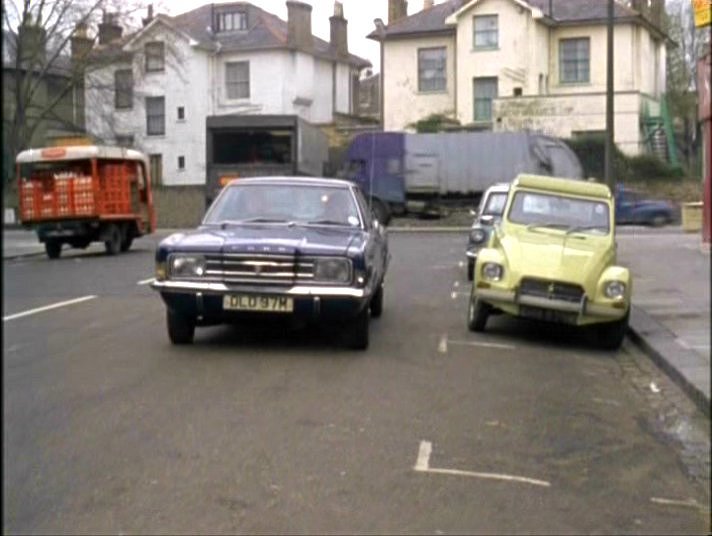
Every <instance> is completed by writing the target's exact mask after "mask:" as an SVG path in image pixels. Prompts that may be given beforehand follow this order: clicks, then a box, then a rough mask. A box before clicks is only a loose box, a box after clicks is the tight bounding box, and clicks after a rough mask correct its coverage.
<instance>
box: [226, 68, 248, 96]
mask: <svg viewBox="0 0 712 536" xmlns="http://www.w3.org/2000/svg"><path fill="white" fill-rule="evenodd" d="M225 87H226V88H227V98H228V99H247V98H249V96H250V62H248V61H237V62H230V63H226V64H225Z"/></svg>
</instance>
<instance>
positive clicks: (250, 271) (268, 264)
mask: <svg viewBox="0 0 712 536" xmlns="http://www.w3.org/2000/svg"><path fill="white" fill-rule="evenodd" d="M205 260H206V264H207V267H206V268H207V270H206V274H205V278H204V279H209V280H215V281H222V282H225V283H258V284H274V285H293V284H295V283H300V282H307V281H310V280H312V279H314V260H313V259H308V258H299V257H294V256H291V255H257V254H241V253H226V254H223V255H206V257H205Z"/></svg>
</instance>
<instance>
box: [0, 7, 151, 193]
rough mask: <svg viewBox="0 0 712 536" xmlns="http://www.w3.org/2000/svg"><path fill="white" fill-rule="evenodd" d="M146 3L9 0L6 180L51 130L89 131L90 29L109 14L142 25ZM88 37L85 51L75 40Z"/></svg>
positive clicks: (5, 56)
mask: <svg viewBox="0 0 712 536" xmlns="http://www.w3.org/2000/svg"><path fill="white" fill-rule="evenodd" d="M143 12H145V2H144V1H142V0H3V9H2V19H3V20H2V24H3V45H4V46H3V90H4V91H3V93H4V97H3V99H4V103H3V108H4V112H5V113H4V114H3V135H4V136H3V137H4V139H5V143H4V145H3V152H4V155H3V162H4V166H3V181H4V184H5V183H6V182H7V181H8V179H10V178H11V177H12V162H13V161H14V157H15V155H16V154H17V153H18V152H19V151H22V150H23V149H26V148H28V147H30V146H32V145H33V144H37V143H42V142H43V141H44V140H43V139H42V138H43V135H44V131H46V130H47V129H48V128H52V129H56V130H59V131H65V132H81V131H83V129H84V110H83V108H84V105H83V94H84V91H85V89H86V87H85V72H86V70H87V67H88V66H89V65H90V63H91V62H93V61H96V58H95V55H94V54H93V53H88V52H89V50H91V49H93V47H94V45H95V44H96V43H95V42H96V40H97V36H95V37H93V38H90V37H88V34H86V33H84V32H85V31H86V29H88V28H93V27H96V25H97V24H98V23H100V22H101V21H102V17H103V16H104V15H105V14H106V13H112V14H113V13H115V14H117V15H118V17H119V20H120V23H121V25H122V26H123V27H125V28H127V29H129V31H130V30H131V28H139V27H140V20H139V18H140V14H141V13H143ZM82 36H83V37H85V38H86V40H88V44H89V46H88V47H86V49H85V50H84V53H77V52H76V51H74V53H73V51H72V40H73V38H76V37H82Z"/></svg>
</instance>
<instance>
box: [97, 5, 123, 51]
mask: <svg viewBox="0 0 712 536" xmlns="http://www.w3.org/2000/svg"><path fill="white" fill-rule="evenodd" d="M121 32H122V30H121V26H119V25H118V24H117V23H116V13H107V12H106V11H105V12H104V15H103V17H102V21H101V24H99V44H100V45H105V44H107V43H111V42H112V41H116V40H117V39H120V38H121Z"/></svg>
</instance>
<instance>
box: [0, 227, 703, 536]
mask: <svg viewBox="0 0 712 536" xmlns="http://www.w3.org/2000/svg"><path fill="white" fill-rule="evenodd" d="M155 239H156V238H155V237H154V238H152V239H142V240H139V241H137V243H136V244H135V246H134V248H133V249H132V251H131V252H129V253H127V254H123V255H120V256H117V257H114V258H110V257H106V256H104V255H103V254H101V253H100V251H101V250H100V249H98V248H97V249H92V250H90V251H88V252H72V253H68V252H65V254H64V255H63V257H62V258H61V259H60V260H58V261H48V260H47V259H46V258H45V257H43V256H37V257H31V258H25V259H19V260H15V261H5V262H4V263H3V267H4V270H3V272H4V276H3V277H4V279H3V283H4V288H3V306H4V311H3V315H4V316H3V328H4V329H3V332H4V333H3V335H4V337H3V355H4V358H3V372H4V374H3V387H4V389H3V402H4V405H3V423H4V449H3V465H4V471H3V507H4V508H3V531H4V532H5V533H12V534H15V533H93V534H98V533H151V534H158V533H172V534H177V533H191V534H195V533H211V534H216V533H251V534H254V533H270V534H275V533H310V534H314V533H380V534H383V533H408V534H420V533H428V534H452V533H468V534H473V533H488V534H494V533H506V534H513V533H542V534H554V533H566V534H573V533H587V534H612V533H616V534H620V533H635V534H696V533H699V534H704V533H708V532H709V530H710V512H709V502H710V498H709V492H708V486H706V485H704V484H705V482H704V479H703V480H702V481H700V480H699V476H700V475H699V474H697V473H699V471H698V472H697V473H696V472H695V471H694V467H692V468H691V465H694V460H693V461H692V462H691V461H690V460H689V456H688V457H687V458H686V457H685V448H686V447H685V445H684V444H683V443H681V442H680V441H679V439H680V434H679V430H678V428H679V426H677V427H673V428H675V430H677V432H678V433H677V436H676V435H675V433H673V432H671V431H670V426H663V425H664V424H665V423H664V422H663V420H661V415H662V414H663V413H666V414H669V413H670V408H674V409H675V411H676V412H677V414H678V415H679V416H681V418H682V419H683V420H681V421H676V422H678V423H679V422H684V424H685V426H687V428H686V435H687V437H699V434H700V433H702V432H700V427H702V428H703V427H704V426H705V423H706V426H708V425H709V421H705V420H704V419H699V418H698V417H699V416H698V415H697V414H696V413H695V410H694V408H691V407H688V406H686V405H685V404H686V402H685V398H684V396H681V395H680V394H679V393H678V392H677V391H675V387H674V385H672V384H670V383H669V382H667V381H666V378H665V377H664V376H663V375H661V374H660V373H659V372H658V371H657V370H656V369H655V368H654V367H652V366H650V365H649V363H648V362H647V360H646V359H645V358H644V357H643V356H641V355H640V354H639V353H638V352H637V350H636V349H635V348H634V347H633V346H632V345H630V344H628V343H626V344H625V345H624V347H623V349H622V350H621V351H619V352H614V353H610V352H602V351H599V350H596V349H594V348H592V347H591V345H590V343H589V341H587V340H586V339H585V338H584V337H582V336H581V335H580V334H577V333H573V334H572V333H570V332H568V331H566V330H564V329H562V328H558V327H552V326H547V325H542V324H536V323H529V322H521V321H516V320H513V319H509V318H506V317H495V318H493V319H491V322H490V324H489V325H488V330H487V332H486V333H484V334H472V333H469V332H468V331H467V329H466V327H465V311H466V303H467V298H466V295H467V291H468V283H467V280H466V276H465V270H464V267H463V265H462V261H463V260H464V236H461V235H458V234H395V233H394V234H392V235H391V237H390V241H391V250H392V253H393V262H392V265H391V268H390V273H389V279H388V285H387V290H386V299H385V309H384V314H383V317H382V318H380V319H377V320H372V322H371V346H370V348H369V350H368V351H367V352H365V353H359V352H353V351H348V350H344V349H342V348H341V347H340V346H339V344H338V340H337V338H336V336H335V335H334V334H331V333H328V332H324V331H320V330H309V331H298V332H285V331H284V330H282V329H281V328H278V327H266V328H264V329H245V328H242V329H240V328H233V327H214V328H202V329H198V330H197V332H196V340H195V344H194V345H193V346H190V347H173V346H171V345H170V344H169V342H168V339H167V336H166V332H165V316H164V307H163V304H162V302H161V300H160V298H159V297H158V295H156V294H155V293H154V292H153V291H151V290H150V288H148V287H147V286H146V285H145V282H146V280H147V279H149V278H150V277H151V276H152V271H153V262H152V259H153V257H152V254H153V246H154V240H155ZM139 283H143V284H139ZM80 298H84V300H83V301H77V302H74V301H72V300H76V299H80ZM64 302H69V303H66V304H64V305H60V306H58V307H56V308H53V309H45V310H39V311H35V310H36V309H38V308H42V307H45V306H48V305H52V304H63V303H64ZM33 311H35V312H33ZM26 312H29V313H28V314H26V315H22V313H26ZM667 424H668V425H669V424H670V423H669V422H668V423H667ZM702 435H703V436H704V434H702ZM707 441H709V437H708V436H707ZM707 445H709V444H707ZM707 463H709V462H707ZM707 469H709V466H707ZM707 482H708V481H707Z"/></svg>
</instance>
